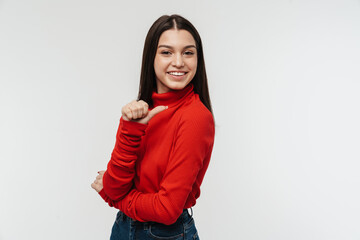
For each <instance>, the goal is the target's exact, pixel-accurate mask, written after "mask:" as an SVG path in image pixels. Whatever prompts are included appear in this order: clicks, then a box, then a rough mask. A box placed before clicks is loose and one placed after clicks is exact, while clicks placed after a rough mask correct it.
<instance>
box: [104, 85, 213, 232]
mask: <svg viewBox="0 0 360 240" xmlns="http://www.w3.org/2000/svg"><path fill="white" fill-rule="evenodd" d="M152 99H153V102H154V107H156V106H160V105H164V106H168V107H169V108H168V109H166V110H164V111H163V112H161V113H159V114H157V115H156V116H155V117H153V118H152V119H151V120H150V122H149V123H148V124H147V125H145V124H140V123H136V122H131V121H125V120H123V119H120V126H119V129H118V132H117V135H116V144H115V147H114V150H113V153H112V155H111V159H110V161H109V163H108V166H107V171H106V172H105V174H104V177H103V185H104V188H103V190H101V191H100V192H99V194H100V195H101V196H102V197H103V198H104V199H105V201H106V202H108V203H109V205H110V206H114V207H116V208H118V209H120V210H121V211H122V212H124V213H125V214H126V215H127V216H129V217H131V218H133V219H135V220H138V221H141V222H146V221H153V222H159V223H164V224H168V225H169V224H172V223H174V222H175V221H176V219H177V218H178V217H179V216H180V214H181V213H182V211H183V209H185V208H190V207H192V206H194V205H195V203H196V199H197V198H198V197H199V195H200V185H201V182H202V180H203V178H204V175H205V172H206V169H207V167H208V165H209V160H210V156H211V152H212V148H213V143H214V133H215V129H214V120H213V117H212V114H211V113H210V111H209V110H208V109H207V108H206V107H205V106H204V105H203V103H202V102H201V101H200V99H199V96H198V95H197V94H195V93H194V91H193V85H192V84H189V85H188V86H187V87H185V88H184V89H183V90H180V91H171V92H168V93H163V94H157V93H155V92H154V93H153V95H152Z"/></svg>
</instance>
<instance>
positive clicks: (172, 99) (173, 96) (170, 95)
mask: <svg viewBox="0 0 360 240" xmlns="http://www.w3.org/2000/svg"><path fill="white" fill-rule="evenodd" d="M193 89H194V86H193V84H192V83H189V84H188V85H187V86H186V87H184V88H183V89H181V90H174V91H170V92H167V93H161V94H159V93H157V92H155V91H154V92H153V93H152V99H153V103H154V107H156V106H161V105H163V106H169V107H171V106H174V105H176V104H177V103H179V102H181V101H180V100H182V99H185V98H186V97H187V96H188V95H190V94H192V93H193Z"/></svg>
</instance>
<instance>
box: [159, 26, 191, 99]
mask: <svg viewBox="0 0 360 240" xmlns="http://www.w3.org/2000/svg"><path fill="white" fill-rule="evenodd" d="M196 68H197V51H196V45H195V40H194V38H193V37H192V35H191V34H190V33H189V32H188V31H186V30H177V29H170V30H167V31H165V32H163V33H162V34H161V36H160V39H159V44H158V46H157V50H156V55H155V60H154V70H155V74H156V86H157V92H158V93H166V92H169V91H171V90H181V89H183V88H184V87H186V85H188V83H189V82H190V81H191V80H192V79H193V77H194V76H195V73H196Z"/></svg>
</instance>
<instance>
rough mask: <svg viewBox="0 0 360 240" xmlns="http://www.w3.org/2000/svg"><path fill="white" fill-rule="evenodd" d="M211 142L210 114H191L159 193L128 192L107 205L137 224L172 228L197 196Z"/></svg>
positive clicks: (183, 122) (177, 139) (181, 128)
mask: <svg viewBox="0 0 360 240" xmlns="http://www.w3.org/2000/svg"><path fill="white" fill-rule="evenodd" d="M213 142H214V122H213V118H212V116H211V114H207V115H206V116H205V117H204V116H203V117H201V118H194V114H189V115H187V116H184V117H183V120H182V122H181V123H180V126H179V130H178V133H177V136H176V143H175V148H174V151H173V152H172V154H171V156H170V159H169V163H168V166H167V169H166V171H165V174H164V176H163V179H162V182H161V184H160V189H159V191H158V192H156V193H141V192H139V191H137V189H131V190H130V192H129V193H128V194H127V195H126V196H125V197H124V198H123V199H121V200H120V201H117V202H114V201H110V202H109V201H108V203H109V205H110V206H114V207H116V208H119V209H120V210H121V211H123V212H124V213H125V214H126V215H127V216H129V217H131V218H133V219H136V220H139V221H155V222H159V223H164V224H172V223H173V222H175V221H176V219H177V218H178V217H179V216H180V214H181V212H182V211H183V208H184V207H185V203H186V201H187V199H188V198H189V197H190V198H192V199H193V201H194V202H193V203H195V200H196V198H197V197H198V196H199V194H200V191H199V187H200V184H201V182H202V180H203V177H204V174H205V171H206V169H207V167H208V164H209V160H210V156H211V151H212V147H213ZM190 194H193V195H191V196H190Z"/></svg>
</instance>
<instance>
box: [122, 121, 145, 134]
mask: <svg viewBox="0 0 360 240" xmlns="http://www.w3.org/2000/svg"><path fill="white" fill-rule="evenodd" d="M120 124H121V126H122V129H123V131H124V132H126V134H127V135H131V136H143V135H144V134H145V130H146V128H147V124H143V123H138V122H133V121H126V120H124V119H123V118H122V117H121V118H120Z"/></svg>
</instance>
